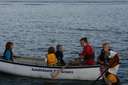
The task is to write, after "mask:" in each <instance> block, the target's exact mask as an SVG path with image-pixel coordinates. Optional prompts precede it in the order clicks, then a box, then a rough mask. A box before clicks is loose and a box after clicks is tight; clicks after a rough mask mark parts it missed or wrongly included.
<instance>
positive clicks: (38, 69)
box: [32, 68, 74, 74]
mask: <svg viewBox="0 0 128 85" xmlns="http://www.w3.org/2000/svg"><path fill="white" fill-rule="evenodd" d="M32 71H41V72H57V71H60V70H57V69H41V68H32ZM61 73H71V74H73V73H74V72H73V71H64V70H62V71H61Z"/></svg>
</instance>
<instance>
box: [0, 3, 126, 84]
mask: <svg viewBox="0 0 128 85" xmlns="http://www.w3.org/2000/svg"><path fill="white" fill-rule="evenodd" d="M83 36H86V37H88V39H89V41H90V42H91V43H92V45H93V46H94V49H95V52H96V56H97V55H98V54H99V52H100V50H101V44H102V42H104V41H109V42H110V43H111V44H112V49H114V50H115V51H117V52H118V53H119V54H120V60H121V66H120V69H119V72H118V75H119V77H120V79H121V83H122V85H127V84H128V68H127V67H128V66H127V65H128V56H127V55H128V3H127V2H126V3H123V2H118V3H100V2H99V3H82V2H81V3H63V2H61V3H48V2H47V3H43V2H42V3H41V2H0V52H1V53H2V52H3V51H4V45H5V43H6V42H7V41H13V42H14V44H15V46H14V51H15V53H16V54H17V55H19V56H37V57H41V56H42V55H44V54H46V53H47V48H48V47H49V46H55V45H56V44H62V45H64V47H65V53H64V54H65V60H69V59H71V58H74V57H77V56H78V53H79V52H80V50H81V47H80V44H79V39H80V38H81V37H83ZM73 82H74V81H63V82H59V81H58V83H56V85H64V84H74V85H86V84H87V81H82V82H81V81H77V82H75V83H73ZM17 84H18V85H50V84H49V83H45V81H44V80H43V79H33V78H26V77H18V76H12V75H7V74H2V73H1V74H0V85H17ZM52 85H53V84H52Z"/></svg>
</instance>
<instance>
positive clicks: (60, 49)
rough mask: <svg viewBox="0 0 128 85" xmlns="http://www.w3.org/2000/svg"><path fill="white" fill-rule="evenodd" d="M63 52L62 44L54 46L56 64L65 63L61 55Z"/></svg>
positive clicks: (62, 64)
mask: <svg viewBox="0 0 128 85" xmlns="http://www.w3.org/2000/svg"><path fill="white" fill-rule="evenodd" d="M63 52H64V47H63V46H62V45H57V46H56V57H57V60H58V64H59V65H61V66H64V65H65V62H64V60H63V57H64V54H63Z"/></svg>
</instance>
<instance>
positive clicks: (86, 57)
mask: <svg viewBox="0 0 128 85" xmlns="http://www.w3.org/2000/svg"><path fill="white" fill-rule="evenodd" d="M80 44H81V46H82V47H83V51H82V52H81V53H80V58H81V60H82V65H94V64H95V61H94V50H93V47H92V46H91V45H90V44H89V42H88V40H87V38H86V37H84V38H81V39H80Z"/></svg>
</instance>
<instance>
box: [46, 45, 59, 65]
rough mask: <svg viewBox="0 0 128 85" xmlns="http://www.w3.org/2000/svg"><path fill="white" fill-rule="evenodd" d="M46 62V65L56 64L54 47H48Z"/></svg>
mask: <svg viewBox="0 0 128 85" xmlns="http://www.w3.org/2000/svg"><path fill="white" fill-rule="evenodd" d="M47 64H48V66H56V65H57V58H56V54H55V48H54V47H49V48H48V55H47Z"/></svg>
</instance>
